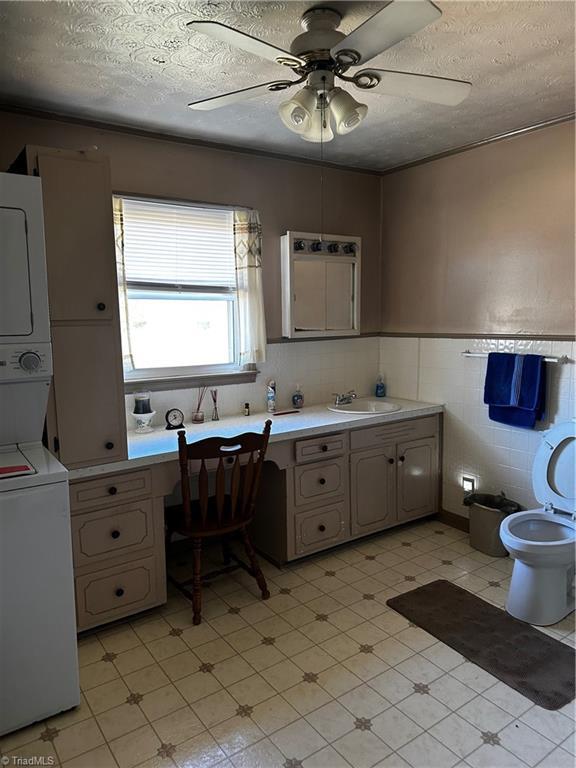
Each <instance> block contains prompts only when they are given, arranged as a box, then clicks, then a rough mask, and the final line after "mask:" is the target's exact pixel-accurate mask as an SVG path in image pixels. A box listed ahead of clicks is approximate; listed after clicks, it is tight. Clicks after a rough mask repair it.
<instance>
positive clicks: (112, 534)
mask: <svg viewBox="0 0 576 768" xmlns="http://www.w3.org/2000/svg"><path fill="white" fill-rule="evenodd" d="M110 536H112V538H113V539H119V538H120V531H116V530H114V531H112V532H111V533H110Z"/></svg>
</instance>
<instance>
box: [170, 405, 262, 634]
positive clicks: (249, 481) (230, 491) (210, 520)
mask: <svg viewBox="0 0 576 768" xmlns="http://www.w3.org/2000/svg"><path fill="white" fill-rule="evenodd" d="M271 426H272V422H271V421H270V420H268V421H266V424H265V425H264V430H263V432H262V434H256V433H254V432H245V433H244V434H242V435H238V436H237V437H233V438H230V437H209V438H206V439H205V440H200V441H198V442H195V443H190V444H188V443H187V442H186V432H185V431H184V430H181V431H180V432H178V455H179V462H180V480H181V486H182V505H181V506H178V507H169V508H168V509H167V510H166V528H167V544H169V542H170V539H171V536H172V534H173V533H179V534H180V535H182V536H184V537H186V538H187V539H191V540H192V547H193V568H194V570H193V578H192V579H191V580H189V581H188V582H184V583H178V582H174V583H175V584H176V586H177V587H178V589H180V591H182V592H183V593H184V594H185V595H186V596H187V597H190V592H189V590H187V589H186V584H189V583H190V581H191V582H192V610H193V623H194V624H200V622H201V621H202V615H201V611H202V576H201V558H202V541H203V539H209V538H213V537H220V538H221V539H222V541H223V552H224V561H225V563H226V564H228V563H229V550H228V549H227V548H226V546H225V541H226V537H229V536H230V535H231V534H234V533H236V532H239V533H240V535H241V537H242V540H243V543H244V548H245V550H246V554H247V556H248V559H249V561H250V567H247V566H245V565H244V564H243V563H241V562H240V561H239V564H240V565H241V566H243V567H245V568H246V570H247V571H248V572H249V573H250V574H251V575H252V576H253V577H254V578H255V579H256V582H257V584H258V586H259V588H260V592H261V593H262V599H263V600H267V599H268V598H269V597H270V592H269V591H268V586H267V584H266V580H265V578H264V576H263V574H262V571H261V570H260V566H259V565H258V560H257V559H256V553H255V552H254V547H253V546H252V542H251V540H250V536H249V534H248V530H247V528H248V526H249V525H250V523H251V522H252V519H253V517H254V510H255V504H256V496H257V493H258V486H259V483H260V475H261V472H262V465H263V463H264V456H265V455H266V448H267V446H268V438H269V436H270V428H271ZM243 456H244V457H246V456H248V458H247V460H246V461H245V462H241V457H243ZM191 461H195V462H200V467H199V472H198V478H197V479H198V499H191V492H190V471H189V470H190V467H189V464H190V462H191ZM208 461H210V462H211V464H212V465H214V464H216V467H215V471H214V470H213V471H214V474H213V476H212V481H213V484H214V493H213V494H212V495H211V494H210V490H209V486H210V474H209V469H208V467H207V462H208ZM226 570H230V569H223V571H226ZM221 572H222V571H221Z"/></svg>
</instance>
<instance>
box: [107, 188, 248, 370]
mask: <svg viewBox="0 0 576 768" xmlns="http://www.w3.org/2000/svg"><path fill="white" fill-rule="evenodd" d="M114 207H115V223H116V238H117V244H120V247H119V248H118V251H119V253H120V258H119V273H120V275H121V277H120V294H121V295H120V299H121V302H120V303H121V310H122V311H123V314H124V317H123V323H122V325H123V334H122V346H123V356H124V362H125V365H124V368H125V379H126V380H128V381H130V380H138V379H155V378H163V379H166V378H170V377H185V376H188V377H189V376H196V375H202V374H207V373H225V372H231V371H234V370H238V368H239V353H238V326H239V323H238V290H237V284H236V264H235V254H234V211H233V210H231V209H220V208H211V207H200V206H194V205H190V204H180V203H173V202H160V201H155V200H154V201H152V200H144V199H135V198H128V197H123V198H115V200H114Z"/></svg>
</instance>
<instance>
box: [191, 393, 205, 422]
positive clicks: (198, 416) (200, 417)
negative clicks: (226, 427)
mask: <svg viewBox="0 0 576 768" xmlns="http://www.w3.org/2000/svg"><path fill="white" fill-rule="evenodd" d="M207 390H208V387H199V388H198V397H197V399H196V410H195V411H194V413H193V414H192V423H193V424H203V423H204V411H202V410H201V408H202V401H203V400H204V396H205V394H206V392H207Z"/></svg>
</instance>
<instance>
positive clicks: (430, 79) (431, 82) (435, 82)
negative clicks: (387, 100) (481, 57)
mask: <svg viewBox="0 0 576 768" xmlns="http://www.w3.org/2000/svg"><path fill="white" fill-rule="evenodd" d="M354 77H360V78H362V77H365V78H366V79H368V78H373V77H375V78H378V79H379V80H380V82H379V84H378V85H377V86H376V88H378V89H379V90H380V91H381V92H384V93H386V94H388V95H389V96H406V97H408V98H410V99H420V100H421V101H430V102H432V103H433V104H444V105H446V106H448V107H455V106H456V105H457V104H460V102H462V101H464V99H465V98H466V97H467V96H468V95H469V93H470V90H471V88H472V85H471V84H470V83H467V82H466V81H465V80H451V79H450V78H447V77H435V76H433V75H416V74H414V73H413V72H393V71H391V70H388V69H362V70H361V71H360V72H356V73H355V75H354ZM362 90H364V89H362Z"/></svg>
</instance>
